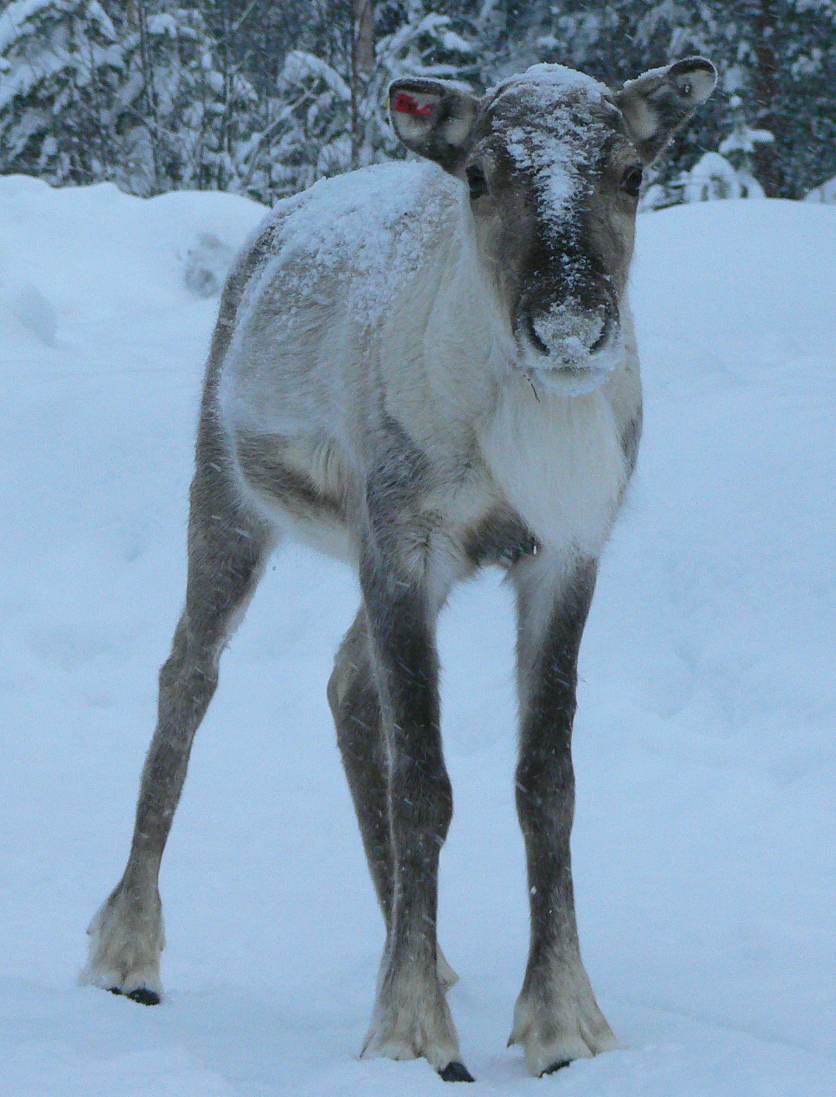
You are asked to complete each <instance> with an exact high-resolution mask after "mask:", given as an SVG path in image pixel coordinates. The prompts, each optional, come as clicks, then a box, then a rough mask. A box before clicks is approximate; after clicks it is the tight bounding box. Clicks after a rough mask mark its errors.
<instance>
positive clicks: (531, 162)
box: [390, 58, 716, 395]
mask: <svg viewBox="0 0 836 1097" xmlns="http://www.w3.org/2000/svg"><path fill="white" fill-rule="evenodd" d="M715 81H716V73H715V70H714V67H713V65H711V63H710V62H709V61H706V60H705V59H704V58H689V59H687V60H685V61H679V62H676V63H674V64H672V65H669V66H667V68H664V69H655V70H653V71H652V72H649V73H646V74H644V75H643V76H641V77H639V78H638V79H637V80H633V81H629V82H628V83H627V84H625V86H624V88H623V89H622V90H621V91H620V92H618V93H612V92H611V91H610V90H609V89H608V88H606V87H605V86H604V85H603V84H600V83H599V82H598V81H597V80H593V79H592V78H591V77H589V76H585V75H584V74H582V73H579V72H575V71H573V70H572V69H567V68H564V67H563V66H561V65H535V66H533V67H532V68H530V69H528V70H527V71H526V72H525V73H522V74H521V75H519V76H515V77H512V78H511V79H510V80H506V81H505V82H503V83H502V84H500V85H499V86H498V87H496V88H493V89H491V90H490V91H488V92H487V93H486V95H485V96H484V97H483V98H482V99H481V100H477V99H475V98H474V97H473V96H470V95H468V94H466V93H464V92H462V91H460V90H459V89H458V88H457V87H456V86H454V85H448V84H444V83H443V82H441V81H432V80H398V81H396V82H395V84H393V86H392V88H391V89H390V111H391V117H392V121H393V124H394V126H395V129H396V132H397V133H398V136H399V137H400V138H401V140H402V141H403V142H404V144H406V145H407V146H408V147H409V148H412V149H413V150H414V151H416V152H419V153H420V154H421V155H423V156H426V157H428V158H429V159H432V160H435V161H436V162H437V163H439V164H440V165H441V166H442V167H443V168H444V169H445V170H446V171H449V172H450V173H451V174H453V175H456V176H457V177H459V178H461V179H462V180H463V181H464V182H466V183H467V185H468V188H469V192H470V209H471V212H472V216H473V219H474V227H475V232H476V239H477V241H478V248H479V255H480V260H481V262H482V263H483V265H484V266H485V268H486V270H487V271H488V272H489V273H490V275H491V277H492V279H493V282H494V284H495V286H496V288H497V291H498V294H499V298H500V300H501V301H502V302H503V308H504V311H505V312H506V315H507V320H508V324H509V327H510V331H511V332H512V334H513V338H514V341H515V343H516V346H517V352H518V353H517V362H516V364H517V365H518V366H519V367H520V368H521V369H523V370H524V371H525V372H526V373H528V374H530V375H536V376H537V378H538V380H539V381H540V382H541V383H543V384H544V385H547V386H548V387H549V388H552V389H555V390H557V391H560V392H564V393H566V394H568V395H577V394H581V393H584V392H590V391H592V390H593V389H595V388H597V387H598V386H599V385H600V384H602V383H603V382H604V381H605V380H606V378H607V376H608V375H609V373H610V372H611V371H612V370H613V369H614V368H615V367H616V366H617V365H618V364H619V363H620V361H621V360H622V355H621V350H622V338H621V316H620V309H621V302H622V299H623V295H624V291H625V287H626V283H627V274H628V269H629V265H630V259H631V257H632V253H633V235H634V226H635V215H636V206H637V201H638V194H639V187H640V184H641V179H642V165H643V163H647V162H649V161H650V160H652V159H653V158H654V157H655V156H656V155H657V154H658V152H659V151H660V150H661V149H662V148H663V147H664V145H665V144H666V143H667V140H668V139H669V138H670V136H671V134H672V133H673V132H674V130H675V129H677V128H678V127H679V126H680V125H681V124H682V123H683V122H684V121H685V120H686V119H687V118H688V117H689V116H690V114H691V113H692V112H693V110H694V108H695V106H696V105H697V104H698V103H700V102H702V101H703V99H705V98H707V96H708V95H709V94H710V93H711V90H712V89H713V87H714V84H715Z"/></svg>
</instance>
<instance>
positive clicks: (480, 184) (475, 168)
mask: <svg viewBox="0 0 836 1097" xmlns="http://www.w3.org/2000/svg"><path fill="white" fill-rule="evenodd" d="M466 174H467V185H468V187H469V188H470V198H471V200H475V199H476V198H481V197H482V195H484V194H487V193H488V181H487V179H486V178H485V173H484V172H483V171H482V169H481V168H480V167H479V165H478V164H471V165H470V167H469V168H468V169H467V173H466Z"/></svg>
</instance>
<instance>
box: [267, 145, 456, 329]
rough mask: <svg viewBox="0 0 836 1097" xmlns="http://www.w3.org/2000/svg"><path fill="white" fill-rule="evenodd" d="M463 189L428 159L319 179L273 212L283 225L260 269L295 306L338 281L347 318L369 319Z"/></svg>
mask: <svg viewBox="0 0 836 1097" xmlns="http://www.w3.org/2000/svg"><path fill="white" fill-rule="evenodd" d="M462 189H463V188H462V185H461V183H459V182H457V181H456V180H454V179H452V178H451V177H450V176H448V175H446V174H445V173H444V172H442V171H441V169H439V168H438V167H436V166H435V165H434V164H429V163H427V162H426V161H423V162H415V163H414V162H403V161H400V162H395V163H386V164H376V165H374V166H372V167H368V168H362V169H360V170H359V171H353V172H349V173H348V174H346V175H338V176H335V177H333V178H331V179H323V180H320V182H318V183H315V184H314V186H313V187H311V188H310V189H309V190H307V191H305V192H304V193H302V194H300V195H294V196H293V197H291V198H288V199H286V200H284V201H281V202H279V203H278V204H277V205H276V207H275V210H274V211H273V214H272V215H271V217H272V218H273V219H275V220H277V221H280V222H281V226H280V228H279V230H278V232H277V238H276V245H275V249H274V256H273V258H272V259H271V261H270V263H269V265H268V268H267V270H266V271H265V274H266V276H267V278H268V279H269V280H270V281H271V282H274V283H275V281H276V280H278V282H279V283H280V285H281V287H283V288H286V289H287V291H288V292H289V293H290V294H292V298H293V300H294V302H295V304H296V305H297V306H304V302H305V297H306V296H307V295H316V294H317V293H318V292H319V289H320V287H321V286H322V285H323V282H326V281H331V280H334V279H336V280H338V281H339V282H340V287H339V288H340V294H341V302H344V303H345V305H346V306H347V307H348V310H349V312H350V315H351V316H352V318H353V319H354V320H356V321H358V322H360V323H361V324H364V325H368V324H373V323H375V322H376V321H377V320H378V319H379V318H380V317H381V316H382V315H383V313H384V312H385V310H386V308H387V307H388V305H389V304H390V303H391V302H392V301H393V300H394V299H395V298H396V296H397V294H398V292H399V290H400V289H401V288H402V287H403V286H404V284H405V283H407V282H408V281H409V279H410V277H411V276H412V275H413V274H414V273H415V272H416V271H418V270H419V269H420V268H421V265H422V263H423V262H424V261H425V260H426V256H427V251H428V249H429V247H430V244H431V242H432V240H433V238H434V237H435V236H436V235H437V234H438V232H439V231H440V229H441V227H442V226H443V225H444V223H445V221H446V216H445V215H447V214H449V213H450V211H451V209H452V208H453V207H454V206H455V204H457V203H459V202H461V201H462V194H461V191H462Z"/></svg>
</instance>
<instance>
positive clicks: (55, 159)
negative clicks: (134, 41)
mask: <svg viewBox="0 0 836 1097" xmlns="http://www.w3.org/2000/svg"><path fill="white" fill-rule="evenodd" d="M0 58H2V82H0V149H2V170H3V171H6V172H25V173H28V174H31V175H39V176H41V177H42V178H44V179H46V180H48V181H49V182H50V183H67V182H92V181H94V180H97V179H108V178H112V176H113V173H114V170H115V164H116V160H117V147H116V146H117V142H116V136H115V132H114V99H115V94H116V91H117V88H118V86H119V82H120V80H121V79H122V76H123V71H124V57H123V50H122V47H121V45H120V43H119V41H118V40H117V35H116V32H115V29H114V26H113V23H112V22H111V20H110V18H109V16H108V15H107V13H106V12H105V10H104V8H103V7H102V5H101V4H100V3H99V2H98V0H14V2H13V3H10V4H8V5H6V7H5V9H4V10H3V11H2V13H0Z"/></svg>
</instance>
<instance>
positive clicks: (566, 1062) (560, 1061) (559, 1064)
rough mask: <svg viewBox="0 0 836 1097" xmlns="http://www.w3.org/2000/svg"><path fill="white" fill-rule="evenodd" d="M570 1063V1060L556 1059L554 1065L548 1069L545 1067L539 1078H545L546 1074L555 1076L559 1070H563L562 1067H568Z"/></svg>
mask: <svg viewBox="0 0 836 1097" xmlns="http://www.w3.org/2000/svg"><path fill="white" fill-rule="evenodd" d="M571 1062H572V1060H571V1059H558V1060H557V1062H556V1063H552V1065H551V1066H550V1067H546V1069H545V1070H544V1071H543V1073H542V1074H541V1075H540V1077H541V1078H545V1077H546V1075H547V1074H556V1073H557V1072H558V1071H559V1070H563V1068H564V1067H568V1066H569V1064H570V1063H571Z"/></svg>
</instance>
